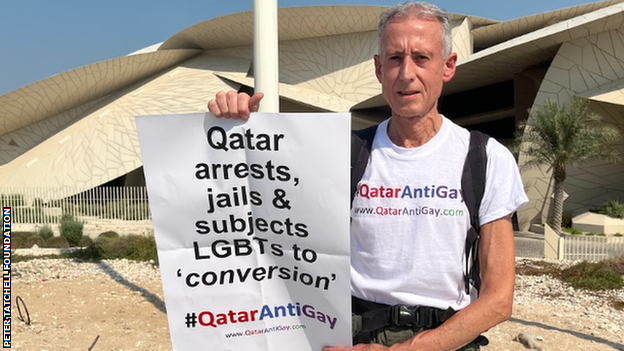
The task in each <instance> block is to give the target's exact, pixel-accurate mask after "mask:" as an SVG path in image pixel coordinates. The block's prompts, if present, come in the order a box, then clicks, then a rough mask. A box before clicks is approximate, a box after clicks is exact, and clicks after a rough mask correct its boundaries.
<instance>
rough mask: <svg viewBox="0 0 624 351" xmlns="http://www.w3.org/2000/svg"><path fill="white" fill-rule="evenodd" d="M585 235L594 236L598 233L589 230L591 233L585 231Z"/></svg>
mask: <svg viewBox="0 0 624 351" xmlns="http://www.w3.org/2000/svg"><path fill="white" fill-rule="evenodd" d="M585 235H587V236H594V235H596V233H593V232H589V233H585Z"/></svg>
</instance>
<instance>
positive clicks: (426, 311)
mask: <svg viewBox="0 0 624 351" xmlns="http://www.w3.org/2000/svg"><path fill="white" fill-rule="evenodd" d="M351 308H352V311H353V313H355V314H357V315H361V316H362V328H361V330H360V332H364V333H367V332H371V331H374V330H377V329H381V328H384V327H387V326H396V327H411V328H413V329H415V330H418V329H421V328H424V329H431V328H436V327H438V326H439V325H440V324H442V323H444V321H446V320H447V319H449V318H451V316H452V315H453V314H455V310H454V309H452V308H450V307H449V308H448V309H446V310H443V309H439V308H435V307H429V306H408V305H393V306H391V305H385V304H381V303H376V302H371V301H366V300H362V299H359V298H357V297H352V299H351Z"/></svg>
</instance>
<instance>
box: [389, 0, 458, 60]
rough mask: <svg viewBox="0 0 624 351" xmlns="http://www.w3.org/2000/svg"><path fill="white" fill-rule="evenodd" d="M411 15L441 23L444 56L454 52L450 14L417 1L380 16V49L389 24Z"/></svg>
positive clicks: (396, 7) (404, 4) (398, 6)
mask: <svg viewBox="0 0 624 351" xmlns="http://www.w3.org/2000/svg"><path fill="white" fill-rule="evenodd" d="M409 15H414V16H416V17H418V18H424V19H435V20H437V21H438V22H440V25H441V26H442V46H443V50H442V55H443V56H444V57H446V56H448V55H449V54H450V53H451V51H453V32H452V28H451V20H450V18H449V15H448V13H447V12H446V11H444V10H442V9H440V8H439V7H437V6H436V5H434V4H431V3H428V2H416V1H407V2H404V3H402V4H399V5H396V6H393V7H391V8H389V9H388V10H386V11H385V12H384V13H382V14H381V15H380V16H379V25H378V27H377V34H378V35H379V45H380V48H381V40H382V38H383V34H384V31H385V30H386V26H387V25H388V23H389V22H390V21H392V19H394V18H406V17H408V16H409ZM380 54H381V53H380Z"/></svg>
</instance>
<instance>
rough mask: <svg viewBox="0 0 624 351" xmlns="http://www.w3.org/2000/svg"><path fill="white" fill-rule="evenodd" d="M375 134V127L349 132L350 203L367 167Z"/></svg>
mask: <svg viewBox="0 0 624 351" xmlns="http://www.w3.org/2000/svg"><path fill="white" fill-rule="evenodd" d="M376 132H377V125H374V126H370V127H368V128H365V129H362V130H354V131H351V202H353V198H354V197H355V193H356V191H357V184H358V183H359V181H360V179H362V176H363V175H364V171H365V170H366V166H367V165H368V159H369V157H370V153H371V149H372V148H373V139H374V138H375V133H376Z"/></svg>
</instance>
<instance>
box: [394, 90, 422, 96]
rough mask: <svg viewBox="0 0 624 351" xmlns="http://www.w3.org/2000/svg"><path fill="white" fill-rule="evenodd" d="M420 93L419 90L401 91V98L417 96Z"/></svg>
mask: <svg viewBox="0 0 624 351" xmlns="http://www.w3.org/2000/svg"><path fill="white" fill-rule="evenodd" d="M419 93H420V91H418V90H404V91H399V95H401V96H413V95H416V94H419Z"/></svg>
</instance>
